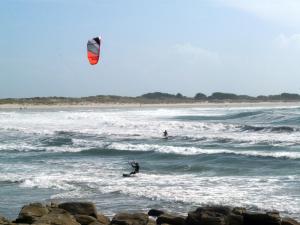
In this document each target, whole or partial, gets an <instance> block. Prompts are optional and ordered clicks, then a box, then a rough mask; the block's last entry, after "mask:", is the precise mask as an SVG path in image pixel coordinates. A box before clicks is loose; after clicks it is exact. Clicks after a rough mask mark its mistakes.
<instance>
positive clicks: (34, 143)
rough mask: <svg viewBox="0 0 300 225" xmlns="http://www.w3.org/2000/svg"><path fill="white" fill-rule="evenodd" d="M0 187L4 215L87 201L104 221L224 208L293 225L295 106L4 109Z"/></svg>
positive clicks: (298, 205) (299, 200) (299, 158)
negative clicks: (134, 166) (37, 205)
mask: <svg viewBox="0 0 300 225" xmlns="http://www.w3.org/2000/svg"><path fill="white" fill-rule="evenodd" d="M164 130H167V131H168V133H169V139H167V140H166V139H163V138H162V133H163V131H164ZM132 160H136V161H138V162H139V164H140V167H141V168H140V173H139V174H137V175H136V176H134V177H129V178H123V177H122V174H123V173H128V172H130V171H131V168H130V165H129V162H130V161H132ZM0 187H1V188H0V214H2V215H5V216H7V217H10V218H15V217H16V216H17V213H18V212H19V210H20V208H21V207H22V206H23V205H24V204H27V203H29V202H45V203H46V202H50V201H54V202H63V201H92V202H94V203H95V204H96V206H97V208H98V210H99V211H101V212H102V213H104V214H106V215H109V216H111V215H113V214H114V213H116V212H120V211H136V210H144V211H146V210H148V209H150V208H156V209H164V210H167V211H174V212H179V213H185V212H188V211H190V210H194V209H195V208H196V207H198V206H203V205H216V204H222V205H230V206H242V207H246V208H247V209H250V210H273V209H276V210H278V211H279V212H280V213H281V214H282V215H288V216H291V217H294V218H296V219H300V108H297V107H248V108H247V107H242V108H231V107H225V108H167V107H166V108H150V107H149V108H118V109H117V108H77V109H75V108H71V109H62V108H60V109H24V110H19V109H14V110H12V109H1V110H0Z"/></svg>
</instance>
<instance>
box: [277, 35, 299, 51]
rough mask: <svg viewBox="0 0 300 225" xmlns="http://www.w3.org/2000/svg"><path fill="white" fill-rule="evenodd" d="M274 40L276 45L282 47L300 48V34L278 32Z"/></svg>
mask: <svg viewBox="0 0 300 225" xmlns="http://www.w3.org/2000/svg"><path fill="white" fill-rule="evenodd" d="M274 42H275V45H276V46H278V47H279V48H282V49H288V48H300V34H293V35H290V36H287V35H285V34H280V35H279V36H278V37H277V38H276V39H275V41H274Z"/></svg>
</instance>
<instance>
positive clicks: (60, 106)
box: [0, 102, 300, 110]
mask: <svg viewBox="0 0 300 225" xmlns="http://www.w3.org/2000/svg"><path fill="white" fill-rule="evenodd" d="M243 107H300V102H220V103H214V102H195V103H153V104H152V103H149V104H140V103H83V104H80V103H78V104H28V103H26V104H0V109H19V110H26V109H55V108H58V109H63V108H65V109H70V108H243Z"/></svg>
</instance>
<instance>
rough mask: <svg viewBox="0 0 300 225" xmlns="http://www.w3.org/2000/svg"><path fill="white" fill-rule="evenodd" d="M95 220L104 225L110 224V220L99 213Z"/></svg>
mask: <svg viewBox="0 0 300 225" xmlns="http://www.w3.org/2000/svg"><path fill="white" fill-rule="evenodd" d="M97 220H98V221H99V222H100V223H101V224H104V225H108V224H109V223H110V219H109V218H108V217H107V216H105V215H103V214H101V213H98V214H97Z"/></svg>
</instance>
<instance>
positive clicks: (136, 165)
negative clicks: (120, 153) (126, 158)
mask: <svg viewBox="0 0 300 225" xmlns="http://www.w3.org/2000/svg"><path fill="white" fill-rule="evenodd" d="M130 165H131V166H132V168H133V171H132V172H131V173H130V175H132V174H136V173H138V172H140V165H139V163H138V162H136V161H133V162H131V163H130Z"/></svg>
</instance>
